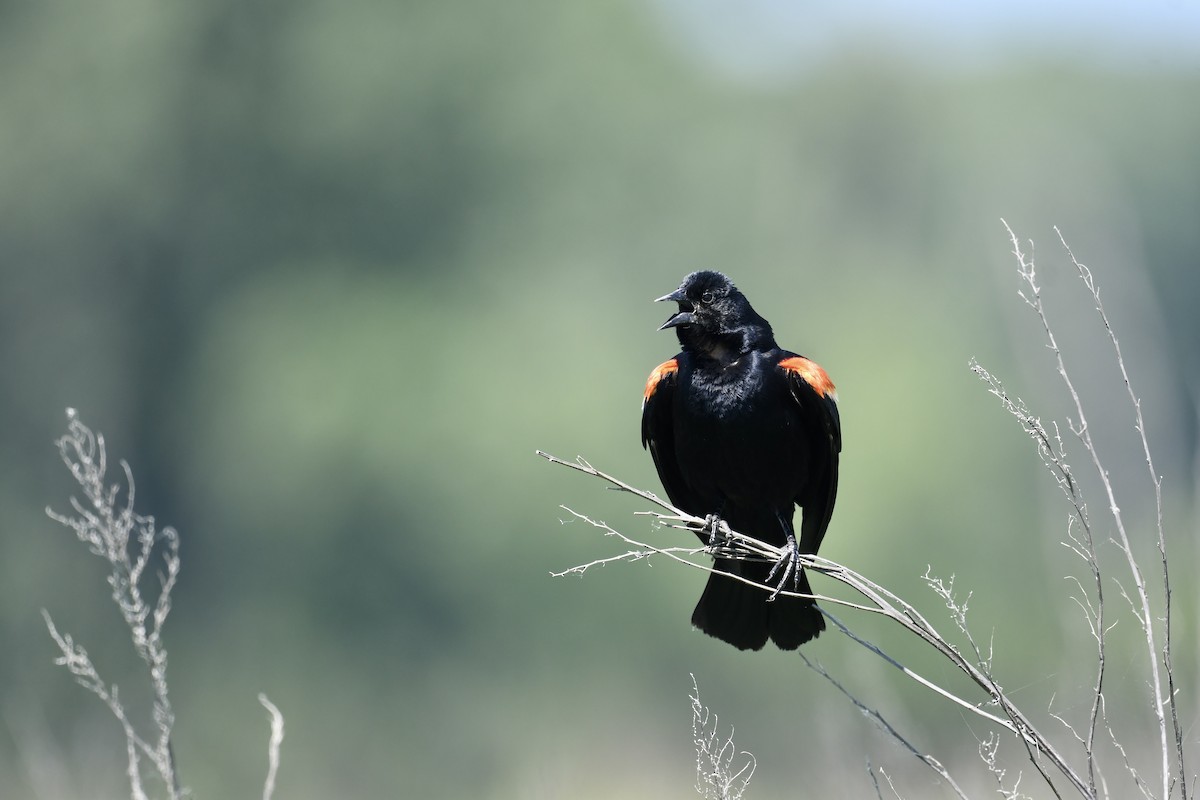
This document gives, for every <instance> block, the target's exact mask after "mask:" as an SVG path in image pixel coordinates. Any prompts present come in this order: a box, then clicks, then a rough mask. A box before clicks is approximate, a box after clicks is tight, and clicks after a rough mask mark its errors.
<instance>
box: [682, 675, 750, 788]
mask: <svg viewBox="0 0 1200 800" xmlns="http://www.w3.org/2000/svg"><path fill="white" fill-rule="evenodd" d="M691 677H692V694H691V701H692V743H693V744H694V745H695V747H696V791H697V792H699V793H700V794H701V795H702V796H703V797H704V798H706V800H740V798H741V796H742V795H743V794H745V792H746V788H747V787H748V786H749V785H750V781H751V779H752V778H753V777H754V769H755V767H756V766H757V762H756V761H755V760H754V755H753V754H752V753H750V752H748V751H745V750H742V751H740V752H739V751H738V749H737V747H736V746H735V745H734V743H733V729H732V728H730V729H729V735H728V736H726V737H724V738H722V737H721V736H720V724H719V720H718V718H717V715H716V714H714V713H712V711H710V710H709V709H708V708H707V707H706V706H704V705H703V704H702V703H701V702H700V687H699V686H698V685H697V684H696V676H695V675H692V676H691ZM739 755H740V756H742V757H744V758H745V762H744V763H743V764H742V765H741V767H739V768H738V769H736V770H735V769H734V767H735V766H736V765H735V763H734V759H735V758H737V757H738V756H739Z"/></svg>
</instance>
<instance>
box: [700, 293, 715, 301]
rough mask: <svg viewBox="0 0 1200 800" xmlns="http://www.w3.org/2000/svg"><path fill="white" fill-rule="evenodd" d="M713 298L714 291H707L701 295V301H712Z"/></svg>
mask: <svg viewBox="0 0 1200 800" xmlns="http://www.w3.org/2000/svg"><path fill="white" fill-rule="evenodd" d="M713 300H714V297H713V293H712V292H705V293H704V294H702V295H700V302H701V303H711V302H712V301H713Z"/></svg>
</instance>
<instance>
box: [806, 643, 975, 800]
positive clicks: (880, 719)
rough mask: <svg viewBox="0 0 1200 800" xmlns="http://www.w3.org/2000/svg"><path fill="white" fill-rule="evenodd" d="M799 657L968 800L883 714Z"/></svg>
mask: <svg viewBox="0 0 1200 800" xmlns="http://www.w3.org/2000/svg"><path fill="white" fill-rule="evenodd" d="M799 655H800V659H801V660H802V661H804V664H805V665H806V666H807V667H808V668H809V669H811V670H812V671H813V672H815V673H817V674H818V675H820V676H821V677H822V678H824V679H825V680H827V681H829V682H830V683H831V684H833V687H834V688H835V689H837V690H838V691H839V692H841V693H842V694H843V695H845V696H846V698H847V699H848V700H849V701H850V702H851V703H853V704H854V705H855V706H856V707H857V708H858V710H859V711H861V712H863V713H864V714H866V715H867V716H868V717H870V718H871V719H873V720H875V722H876V724H878V725H879V727H880V728H882V729H883V730H884V732H886V733H887V734H888V736H890V737H892V738H893V739H895V740H896V741H897V742H898V743H899V744H900V746H901V747H903V748H904V749H905V750H907V751H908V752H909V754H910V755H912V756H913V757H914V758H915V759H917V760H918V761H920V762H921V763H922V764H924V765H925V766H927V767H929V768H930V769H931V770H933V771H934V772H936V773H937V774H938V776H939V777H940V778H941V779H942V780H944V781H945V782H946V783H947V784H948V785H949V786H950V788H952V789H953V790H954V793H955V794H956V795H958V796H959V797H961V798H963V800H967V795H966V794H965V793H964V792H963V790H962V788H961V787H959V785H958V784H957V783H955V781H954V778H952V777H950V772H949V771H948V770H947V769H946V768H945V767H944V766H943V765H942V763H941V762H940V761H938V760H937V759H936V758H934V757H933V756H931V755H929V754H928V753H922V752H921V751H920V750H918V749H917V747H916V745H914V744H913V743H912V742H910V741H909V740H908V739H906V738H904V736H903V735H902V734H901V733H900V732H899V731H898V730H896V728H895V727H893V726H892V724H891V723H890V722H888V721H887V719H885V718H884V716H883V714H881V713H879V711H877V710H876V709H874V708H871V707H870V706H868V705H867V704H866V703H864V702H863V701H861V700H859V699H858V697H856V696H855V695H854V694H853V693H852V692H851V691H850V690H849V689H847V688H846V687H845V686H843V685H842V684H841V683H840V682H839V681H838V680H837V678H834V677H833V676H832V675H830V674H829V671H828V670H826V669H825V667H823V666H822V665H821V663H820V662H819V661H812V660H810V659H809V657H808V656H806V655H804V653H800V654H799ZM872 779H874V773H872ZM894 789H895V787H893V791H894ZM875 791H876V793H878V792H879V785H878V783H876V786H875Z"/></svg>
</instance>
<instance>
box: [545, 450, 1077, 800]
mask: <svg viewBox="0 0 1200 800" xmlns="http://www.w3.org/2000/svg"><path fill="white" fill-rule="evenodd" d="M537 454H538V455H540V456H541V457H543V458H545V459H546V460H548V461H550V462H551V463H553V464H559V465H562V466H565V467H568V468H570V469H573V470H576V471H578V472H582V473H584V474H585V475H589V476H591V477H596V478H600V479H601V480H603V481H605V482H607V483H609V484H611V485H613V486H615V487H616V488H617V489H619V490H621V491H624V492H628V493H630V494H633V495H636V496H637V497H640V498H642V499H644V500H646V501H648V502H651V503H653V504H654V505H657V506H658V507H660V508H662V509H663V510H664V511H666V512H667V513H665V514H664V513H658V512H653V513H652V515H653V516H655V517H656V518H657V519H659V520H660V521H661V522H663V523H665V524H666V525H667V526H668V527H674V528H680V529H683V530H689V531H692V532H696V531H699V530H702V529H703V528H704V526H705V525H706V521H705V520H704V519H701V518H699V517H694V516H692V515H690V514H687V513H685V512H683V511H681V510H679V509H677V508H675V507H673V506H672V505H670V504H669V503H666V502H664V501H663V500H661V499H660V498H658V497H657V496H656V495H654V494H652V493H650V492H645V491H642V490H640V489H636V488H634V487H632V486H630V485H629V484H627V483H625V482H624V481H621V480H619V479H617V478H614V477H613V476H611V475H608V474H606V473H603V472H601V471H599V470H597V469H596V468H595V467H593V466H592V465H591V464H589V463H588V462H587V461H585V460H583V459H579V460H577V461H575V462H570V461H564V460H563V459H561V458H558V457H556V456H552V455H550V454H548V453H544V452H542V451H540V450H539V451H537ZM564 509H565V510H566V511H567V512H569V513H571V514H573V515H574V516H576V517H577V518H579V519H580V520H583V521H585V522H587V523H588V524H590V525H593V526H595V527H597V528H600V529H601V530H603V531H604V532H605V535H608V536H616V537H618V538H620V539H621V540H622V541H623V542H625V543H626V544H629V545H631V546H633V547H634V548H635V550H633V551H630V552H629V553H625V554H623V555H621V556H616V557H612V558H607V559H600V560H598V561H593V562H591V563H588V564H582V565H579V566H576V567H572V568H571V569H568V570H564V571H563V572H560V573H554V574H555V575H557V576H562V575H568V574H583V573H584V572H585V571H586V570H587V569H588V568H590V567H592V566H599V565H602V564H606V563H611V562H612V561H618V560H620V561H634V560H640V559H643V558H646V557H649V556H651V555H662V556H666V557H667V558H670V559H672V560H674V561H677V562H679V563H682V564H686V565H688V566H690V567H693V568H696V569H700V570H703V571H706V572H715V573H717V574H721V575H727V576H728V577H730V578H733V579H735V580H740V581H742V582H743V583H746V584H748V585H751V586H756V587H758V588H760V589H762V590H763V591H766V592H772V591H774V590H775V587H772V586H769V585H766V584H758V583H755V582H754V581H750V580H747V579H745V578H743V577H741V576H737V575H733V574H732V573H726V572H723V571H721V570H716V569H714V568H713V567H712V566H710V565H707V564H700V563H697V562H696V561H692V560H690V559H689V558H685V557H684V556H685V555H687V556H696V555H699V554H701V553H707V554H709V555H714V554H718V553H714V552H713V551H711V550H709V549H706V548H660V547H657V546H655V545H651V544H647V543H645V542H639V541H637V540H634V539H631V538H629V537H628V536H626V535H625V534H622V533H620V532H619V531H617V530H616V529H614V528H613V527H612V526H610V525H608V524H607V523H604V522H600V521H596V520H592V519H590V518H589V517H586V516H584V515H583V514H579V513H577V512H575V511H572V510H571V509H569V508H565V507H564ZM723 533H724V534H725V536H724V538H725V542H726V544H725V545H724V546H723V547H722V548H721V550H720V552H719V555H720V556H721V557H723V558H759V559H767V560H772V561H774V560H778V559H779V558H780V557H781V556H782V555H783V549H782V548H777V547H774V546H772V545H769V544H765V543H764V542H760V541H758V540H757V539H754V538H753V537H750V536H746V535H744V534H741V533H738V532H737V531H733V530H728V531H724V530H723ZM800 563H801V566H803V568H804V569H809V570H813V571H815V572H819V573H821V574H823V575H827V576H829V577H831V578H833V579H834V580H836V581H838V582H840V583H843V584H845V585H846V586H849V587H851V588H852V589H854V590H855V591H856V592H858V593H859V594H860V595H861V596H862V597H864V598H866V599H867V600H868V601H869V603H870V605H864V604H859V603H851V602H847V601H845V600H840V599H837V598H833V597H827V596H825V595H802V594H796V593H793V592H783V594H786V595H791V596H796V597H813V598H815V599H817V600H820V601H821V602H822V603H827V604H832V605H840V606H844V607H848V608H854V609H857V610H860V611H867V612H871V613H876V614H881V615H883V616H885V617H887V618H888V619H890V620H892V621H893V622H896V623H897V624H899V625H901V626H902V627H903V628H905V629H906V630H908V631H909V632H910V633H912V634H914V635H916V636H917V637H919V638H920V639H922V640H923V641H924V642H926V644H928V645H929V646H930V647H932V648H934V649H935V650H936V651H937V652H938V653H940V654H941V655H942V656H943V657H945V658H946V659H947V660H949V661H950V662H951V663H952V664H953V665H954V666H955V667H957V668H958V669H959V671H961V672H963V673H964V674H965V675H966V676H967V677H968V678H970V679H971V681H972V682H974V683H975V684H976V685H977V686H979V687H980V688H981V689H982V690H983V691H984V692H985V693H986V694H987V696H988V698H989V701H990V702H991V703H993V704H995V705H996V706H998V707H999V708H1000V709H1001V710H1002V711H1003V712H1004V716H1005V717H1007V719H1003V718H1000V717H997V716H994V715H992V714H989V713H987V712H986V711H983V710H982V709H980V708H978V707H977V706H976V705H974V704H972V703H969V702H967V701H966V700H963V699H961V698H957V697H955V696H954V695H953V693H951V692H948V691H946V690H944V689H935V690H936V691H938V692H939V694H941V695H942V696H944V697H947V698H951V699H953V700H954V701H955V702H956V703H958V704H959V705H960V706H961V707H963V708H966V709H969V710H971V711H973V712H975V713H976V714H979V715H981V716H983V717H985V718H987V719H989V720H990V721H992V722H995V723H997V724H999V725H1002V726H1003V727H1005V728H1006V729H1007V730H1009V731H1011V732H1012V733H1014V734H1016V735H1017V736H1018V737H1019V738H1020V739H1021V741H1022V743H1023V744H1024V746H1025V748H1026V751H1027V752H1028V754H1029V758H1030V760H1031V761H1032V762H1033V764H1034V766H1035V767H1036V768H1037V769H1038V771H1039V773H1040V774H1041V776H1042V778H1043V779H1044V780H1045V782H1046V784H1047V785H1048V786H1049V787H1050V790H1051V791H1052V792H1053V794H1054V796H1055V797H1061V796H1062V795H1061V794H1060V793H1059V790H1058V788H1057V787H1056V786H1055V784H1054V781H1053V779H1052V777H1051V775H1050V773H1049V772H1048V771H1047V770H1046V767H1045V765H1044V764H1043V759H1042V757H1044V758H1045V759H1046V760H1047V761H1049V762H1050V763H1051V764H1052V765H1053V767H1054V770H1055V771H1057V772H1058V773H1060V774H1061V775H1062V776H1063V777H1065V778H1066V779H1067V780H1068V781H1069V782H1070V783H1071V785H1072V786H1074V787H1075V789H1076V790H1077V791H1078V792H1079V794H1080V795H1082V796H1083V797H1089V798H1091V797H1095V793H1094V791H1091V790H1090V789H1089V787H1088V784H1087V783H1086V781H1085V780H1084V779H1083V778H1081V777H1080V776H1079V775H1078V773H1076V772H1075V770H1074V769H1073V768H1072V767H1071V766H1070V764H1068V763H1067V762H1066V760H1065V759H1064V758H1063V757H1062V755H1061V754H1059V753H1058V751H1057V750H1056V749H1055V748H1054V747H1053V745H1052V744H1051V743H1050V742H1049V740H1048V739H1047V738H1046V737H1045V736H1043V735H1042V734H1041V733H1040V732H1039V731H1038V730H1037V728H1036V727H1035V726H1034V725H1033V723H1032V722H1030V720H1029V719H1028V717H1026V716H1025V714H1024V713H1023V712H1021V710H1020V709H1018V708H1017V707H1016V706H1015V705H1014V704H1013V703H1012V701H1011V700H1010V699H1009V698H1008V696H1007V695H1006V694H1005V693H1004V691H1003V689H1002V688H1001V687H1000V686H999V684H997V683H996V681H995V680H994V679H993V678H992V677H991V675H990V674H988V673H987V672H986V671H985V670H983V669H980V668H979V667H978V666H977V665H976V664H974V663H972V662H971V661H970V660H969V659H967V658H966V657H964V656H963V655H962V654H961V653H960V652H959V651H958V649H957V648H956V647H955V646H954V645H952V644H951V643H950V642H949V641H948V640H947V639H946V638H945V637H943V636H942V635H941V634H940V633H939V632H938V631H937V629H936V628H934V627H933V625H932V624H931V623H930V622H929V621H928V620H927V619H925V617H924V616H923V615H921V613H920V612H918V611H917V610H916V608H914V607H913V606H912V605H911V604H909V603H908V602H906V601H904V600H902V599H900V598H899V597H897V596H896V595H895V594H893V593H892V592H890V591H888V590H887V589H885V588H883V587H882V586H879V585H878V584H876V583H874V582H873V581H870V580H869V579H867V578H865V577H863V576H862V575H859V574H858V573H856V572H854V571H853V570H851V569H849V568H848V567H845V566H843V565H841V564H838V563H836V562H833V561H830V560H828V559H826V558H822V557H820V556H816V555H807V554H805V555H801V557H800ZM826 616H827V617H829V618H830V619H834V618H833V617H832V616H831V615H829V614H828V613H826ZM834 621H835V624H838V626H839V628H841V629H843V630H846V629H845V627H844V626H842V625H841V624H840V623H838V622H837V621H836V620H834ZM852 638H854V639H855V641H858V642H859V643H862V644H864V645H865V646H867V647H868V648H869V649H871V650H872V652H874V653H876V654H877V655H880V656H881V657H884V658H885V659H886V660H887V661H889V663H892V664H893V665H895V666H900V665H899V663H898V662H897V661H896V660H895V659H892V658H890V657H888V656H886V655H885V654H884V653H883V652H882V651H881V650H880V649H879V648H877V647H874V646H873V645H866V643H865V642H863V640H861V639H859V638H858V637H852ZM901 669H903V671H904V673H905V674H906V675H908V676H909V677H913V678H914V679H918V680H919V681H920V682H921V683H922V684H923V685H925V686H927V687H930V688H935V685H934V684H933V683H932V682H929V681H926V680H924V679H920V678H919V676H917V675H916V673H913V672H911V671H910V670H907V669H904V668H902V667H901Z"/></svg>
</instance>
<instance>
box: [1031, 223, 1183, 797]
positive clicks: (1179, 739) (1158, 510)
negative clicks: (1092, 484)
mask: <svg viewBox="0 0 1200 800" xmlns="http://www.w3.org/2000/svg"><path fill="white" fill-rule="evenodd" d="M1054 232H1055V234H1057V235H1058V241H1059V242H1061V243H1062V246H1063V249H1064V250H1066V251H1067V255H1068V256H1069V257H1070V259H1071V264H1072V265H1074V267H1075V270H1076V271H1077V272H1078V273H1079V277H1080V279H1081V280H1082V281H1083V283H1084V285H1085V286H1087V289H1088V291H1089V292H1090V293H1091V295H1092V300H1093V301H1095V303H1096V313H1097V314H1099V315H1100V321H1101V322H1102V323H1103V324H1104V330H1105V332H1106V333H1107V334H1108V340H1109V341H1110V342H1111V343H1112V346H1113V353H1114V355H1115V356H1116V360H1117V366H1118V367H1119V368H1120V370H1121V380H1122V381H1123V382H1124V383H1125V391H1126V393H1128V395H1129V403H1130V405H1131V406H1133V414H1134V420H1135V423H1134V430H1136V431H1137V432H1138V437H1139V439H1140V440H1141V444H1142V454H1143V455H1144V456H1145V459H1146V469H1147V470H1148V471H1149V473H1150V482H1151V484H1152V485H1153V486H1154V514H1155V531H1156V533H1157V538H1158V555H1159V559H1160V561H1161V564H1162V582H1163V605H1164V610H1163V647H1162V659H1163V671H1164V672H1165V673H1166V680H1167V704H1168V705H1169V706H1170V709H1171V726H1172V728H1173V733H1174V735H1175V753H1176V757H1177V761H1178V763H1177V764H1176V769H1177V771H1178V776H1179V791H1180V795H1181V797H1182V798H1183V800H1187V797H1188V782H1187V767H1186V764H1185V762H1184V752H1183V729H1182V728H1181V727H1180V725H1179V709H1178V705H1177V703H1176V694H1175V674H1174V670H1173V668H1172V666H1171V574H1170V570H1169V569H1168V567H1167V539H1166V531H1165V529H1164V527H1163V503H1162V476H1161V475H1159V474H1158V471H1157V470H1155V468H1154V458H1153V457H1152V456H1151V455H1150V440H1149V439H1148V438H1147V437H1146V423H1145V420H1144V419H1143V418H1142V401H1141V399H1140V398H1139V397H1138V396H1137V393H1136V392H1134V390H1133V382H1132V381H1131V380H1130V379H1129V372H1128V370H1126V369H1125V358H1124V356H1122V355H1121V344H1120V342H1118V341H1117V334H1116V332H1115V331H1113V328H1112V325H1111V324H1109V321H1108V314H1107V313H1106V312H1105V311H1104V304H1103V303H1101V302H1100V290H1099V288H1097V286H1096V282H1095V280H1094V279H1093V278H1092V272H1091V270H1089V269H1088V268H1087V267H1086V266H1084V265H1083V264H1081V263H1080V262H1079V259H1077V258H1075V253H1073V252H1072V251H1071V247H1070V245H1068V244H1067V241H1066V239H1064V238H1063V235H1062V231H1060V230H1059V229H1058V228H1057V227H1055V228H1054ZM1164 758H1165V752H1164ZM1166 796H1167V795H1164V797H1166Z"/></svg>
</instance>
